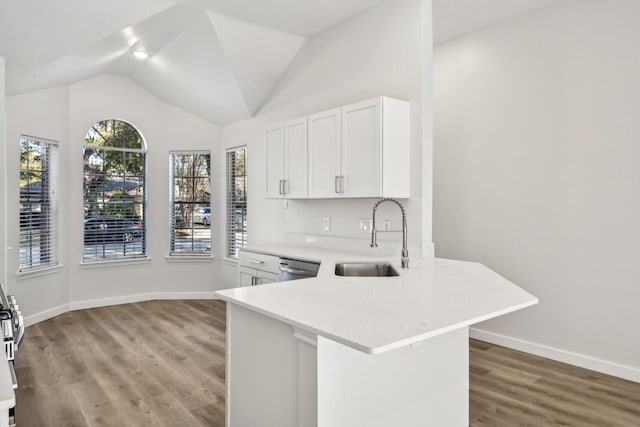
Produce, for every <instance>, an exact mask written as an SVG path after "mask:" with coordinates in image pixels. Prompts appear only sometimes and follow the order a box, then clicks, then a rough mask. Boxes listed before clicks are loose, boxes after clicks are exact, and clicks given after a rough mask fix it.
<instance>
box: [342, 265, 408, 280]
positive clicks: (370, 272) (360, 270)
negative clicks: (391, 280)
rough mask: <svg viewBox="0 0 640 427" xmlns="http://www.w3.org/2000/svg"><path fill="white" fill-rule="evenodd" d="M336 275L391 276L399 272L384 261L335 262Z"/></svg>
mask: <svg viewBox="0 0 640 427" xmlns="http://www.w3.org/2000/svg"><path fill="white" fill-rule="evenodd" d="M336 276H349V277H391V276H399V274H398V272H397V271H396V270H395V269H394V268H393V267H392V266H391V264H388V263H386V262H341V263H337V264H336Z"/></svg>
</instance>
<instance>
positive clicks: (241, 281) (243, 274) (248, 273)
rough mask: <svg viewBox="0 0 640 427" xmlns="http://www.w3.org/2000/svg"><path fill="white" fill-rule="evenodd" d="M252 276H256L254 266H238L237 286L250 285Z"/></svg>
mask: <svg viewBox="0 0 640 427" xmlns="http://www.w3.org/2000/svg"><path fill="white" fill-rule="evenodd" d="M254 276H257V273H256V269H255V268H248V267H238V286H252V285H253V277H254Z"/></svg>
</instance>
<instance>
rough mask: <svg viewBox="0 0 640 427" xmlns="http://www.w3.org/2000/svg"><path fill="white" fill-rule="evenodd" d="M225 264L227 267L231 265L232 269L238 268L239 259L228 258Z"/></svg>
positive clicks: (225, 259)
mask: <svg viewBox="0 0 640 427" xmlns="http://www.w3.org/2000/svg"><path fill="white" fill-rule="evenodd" d="M223 262H224V263H225V264H226V265H230V266H232V267H235V266H237V265H238V258H226V257H225V258H224V259H223Z"/></svg>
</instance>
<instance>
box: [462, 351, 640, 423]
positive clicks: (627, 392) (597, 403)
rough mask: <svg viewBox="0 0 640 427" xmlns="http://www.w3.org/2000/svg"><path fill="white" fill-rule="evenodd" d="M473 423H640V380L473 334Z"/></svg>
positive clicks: (471, 399) (471, 384)
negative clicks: (574, 364)
mask: <svg viewBox="0 0 640 427" xmlns="http://www.w3.org/2000/svg"><path fill="white" fill-rule="evenodd" d="M469 371H470V374H469V383H470V395H469V409H470V410H469V415H470V416H469V425H470V426H492V427H493V426H496V427H503V426H504V427H511V426H576V427H640V384H639V383H635V382H632V381H626V380H623V379H620V378H616V377H612V376H609V375H604V374H600V373H598V372H593V371H589V370H587V369H582V368H578V367H575V366H571V365H567V364H564V363H560V362H556V361H553V360H549V359H545V358H542V357H537V356H533V355H531V354H528V353H522V352H519V351H515V350H511V349H508V348H505V347H500V346H496V345H493V344H489V343H485V342H482V341H475V340H470V355H469Z"/></svg>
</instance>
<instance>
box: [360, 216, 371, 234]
mask: <svg viewBox="0 0 640 427" xmlns="http://www.w3.org/2000/svg"><path fill="white" fill-rule="evenodd" d="M372 223H373V221H372V220H371V218H360V231H361V232H362V233H371V229H372V228H373V224H372Z"/></svg>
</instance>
